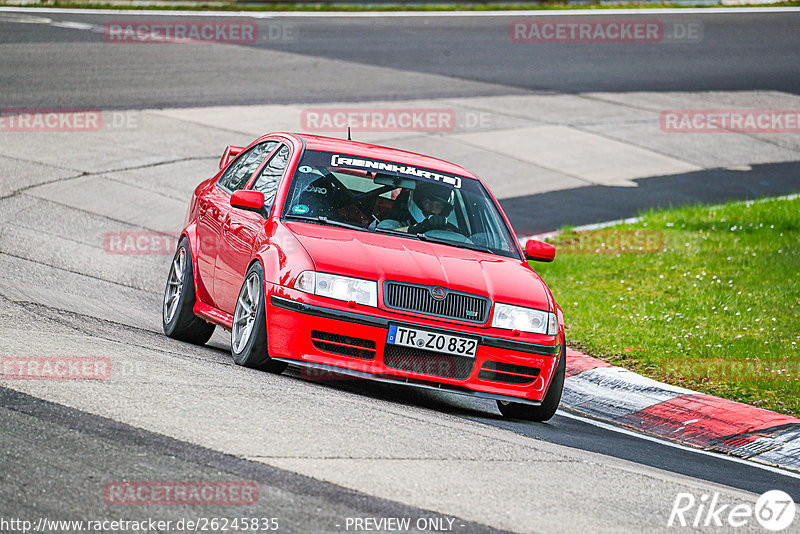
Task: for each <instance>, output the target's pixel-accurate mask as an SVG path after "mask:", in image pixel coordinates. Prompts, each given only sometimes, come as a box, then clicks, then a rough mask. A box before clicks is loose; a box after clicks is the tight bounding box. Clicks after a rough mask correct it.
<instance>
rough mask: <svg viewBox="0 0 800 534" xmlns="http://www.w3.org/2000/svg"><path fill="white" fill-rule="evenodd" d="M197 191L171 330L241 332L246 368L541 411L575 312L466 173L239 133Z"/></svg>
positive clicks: (336, 142)
mask: <svg viewBox="0 0 800 534" xmlns="http://www.w3.org/2000/svg"><path fill="white" fill-rule="evenodd" d="M219 168H220V172H219V173H218V174H217V175H216V176H214V177H213V178H210V179H208V180H206V181H204V182H202V183H201V184H200V185H199V186H197V188H196V189H195V191H194V195H193V196H192V200H191V204H190V205H189V211H188V213H187V216H186V227H185V229H184V230H183V232H182V234H181V238H180V241H179V244H178V248H177V252H176V254H175V258H174V260H173V262H172V265H171V268H170V271H169V275H168V279H167V286H166V290H165V294H164V306H163V326H164V332H165V333H166V334H167V335H168V336H170V337H172V338H175V339H180V340H184V341H188V342H191V343H198V344H202V343H205V342H206V341H208V339H209V338H210V337H211V334H212V333H213V331H214V328H215V326H217V325H218V326H222V327H223V328H224V329H226V330H229V331H231V352H232V354H233V359H234V361H235V362H236V363H237V364H239V365H244V366H246V367H252V368H256V369H262V370H266V371H270V372H275V373H280V372H281V371H283V370H284V369H285V368H286V366H287V365H288V364H295V365H299V366H304V367H306V368H313V369H320V370H324V371H326V372H335V373H337V374H345V375H353V376H356V377H362V378H367V379H370V380H379V381H390V382H393V383H402V384H409V385H414V386H418V387H427V388H436V389H439V390H445V391H452V392H455V393H461V394H467V395H473V396H478V397H486V398H491V399H495V400H496V401H497V405H498V407H499V409H500V411H501V412H502V413H503V414H504V415H506V416H509V417H513V418H519V419H527V420H536V421H545V420H547V419H549V418H551V417H552V416H553V414H554V413H555V411H556V409H557V407H558V403H559V401H560V399H561V392H562V388H563V385H564V371H565V360H566V358H565V343H564V320H563V314H562V312H561V309H560V308H559V307H558V305H557V304H556V302H555V300H554V299H553V295H552V293H551V292H550V290H549V289H548V287H547V286H546V285H545V283H544V282H543V281H542V279H541V278H540V277H539V276H538V275H537V274H536V272H535V271H534V270H533V269H532V268H531V267H530V266H529V265H528V262H527V261H526V260H536V261H552V260H553V257H554V255H555V251H554V249H553V247H552V246H551V245H549V244H546V243H542V242H539V241H528V243H527V245H526V247H525V249H524V250H522V249H521V248H520V245H519V243H518V241H517V240H516V238H515V235H514V232H513V231H512V230H511V226H510V225H509V222H508V219H507V218H506V216H505V214H504V213H503V211H502V209H501V208H500V205H499V204H498V202H497V201H496V200H495V198H494V197H493V196H492V195H491V193H489V191H488V189H487V188H486V186H484V184H483V183H482V182H481V181H480V179H478V177H477V176H475V175H474V174H472V173H471V172H469V171H468V170H466V169H464V168H462V167H459V166H457V165H454V164H452V163H447V162H445V161H442V160H438V159H434V158H431V157H427V156H422V155H419V154H414V153H410V152H404V151H401V150H394V149H390V148H385V147H380V146H375V145H370V144H365V143H357V142H352V141H343V140H340V139H331V138H327V137H319V136H312V135H301V134H291V133H273V134H269V135H265V136H263V137H260V138H259V139H257V140H256V141H255V142H254V143H253V144H251V145H250V146H248V147H247V148H241V147H233V146H229V147H228V148H227V149H226V150H225V153H224V154H223V156H222V159H221V161H220V165H219Z"/></svg>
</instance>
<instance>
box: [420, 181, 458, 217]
mask: <svg viewBox="0 0 800 534" xmlns="http://www.w3.org/2000/svg"><path fill="white" fill-rule="evenodd" d="M452 197H453V192H452V191H451V189H450V188H449V187H447V186H445V185H439V184H435V183H428V182H423V183H417V187H416V188H415V189H414V193H413V200H414V204H416V205H417V206H418V207H419V209H420V210H422V213H423V214H424V215H425V216H426V217H427V216H428V215H432V214H435V215H441V216H443V217H447V216H448V215H450V212H451V211H453V201H452ZM439 205H440V206H441V207H439Z"/></svg>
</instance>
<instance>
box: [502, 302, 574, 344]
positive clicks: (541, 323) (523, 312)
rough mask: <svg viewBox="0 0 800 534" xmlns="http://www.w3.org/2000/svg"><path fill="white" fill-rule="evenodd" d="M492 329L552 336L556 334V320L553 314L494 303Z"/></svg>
mask: <svg viewBox="0 0 800 534" xmlns="http://www.w3.org/2000/svg"><path fill="white" fill-rule="evenodd" d="M492 326H493V327H494V328H505V329H507V330H519V331H521V332H533V333H534V334H548V335H551V336H554V335H556V334H557V333H558V319H557V318H556V314H555V313H548V312H544V311H541V310H533V309H531V308H522V307H521V306H511V305H510V304H501V303H499V302H498V303H496V304H495V305H494V315H492Z"/></svg>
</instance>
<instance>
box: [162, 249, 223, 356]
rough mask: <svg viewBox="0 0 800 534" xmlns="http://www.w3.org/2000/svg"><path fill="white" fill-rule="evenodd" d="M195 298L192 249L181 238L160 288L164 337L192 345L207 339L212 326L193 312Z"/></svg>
mask: <svg viewBox="0 0 800 534" xmlns="http://www.w3.org/2000/svg"><path fill="white" fill-rule="evenodd" d="M195 301H196V296H195V293H194V274H193V273H192V249H191V247H190V246H189V240H188V239H186V238H185V237H184V238H183V239H181V240H180V243H178V250H177V251H176V252H175V256H174V257H173V258H172V264H171V265H170V267H169V274H168V275H167V287H166V288H164V303H163V306H162V307H161V325H162V327H163V328H164V333H165V334H167V336H168V337H171V338H173V339H178V340H180V341H187V342H189V343H194V344H195V345H203V344H205V343H206V342H207V341H208V340H209V339H211V335H212V334H213V333H214V325H213V324H211V323H207V322H205V321H204V320H202V319H201V318H200V317H198V316H196V315H195V314H194V303H195Z"/></svg>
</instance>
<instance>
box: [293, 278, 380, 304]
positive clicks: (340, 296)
mask: <svg viewBox="0 0 800 534" xmlns="http://www.w3.org/2000/svg"><path fill="white" fill-rule="evenodd" d="M294 287H295V289H299V290H300V291H304V292H306V293H311V294H312V295H319V296H320V297H328V298H332V299H336V300H343V301H345V302H350V301H354V302H357V303H358V304H363V305H364V306H373V307H377V306H378V282H375V281H374V280H361V279H360V278H350V277H349V276H339V275H338V274H328V273H318V272H315V271H304V272H303V273H301V274H300V276H298V277H297V281H296V282H295V284H294Z"/></svg>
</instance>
